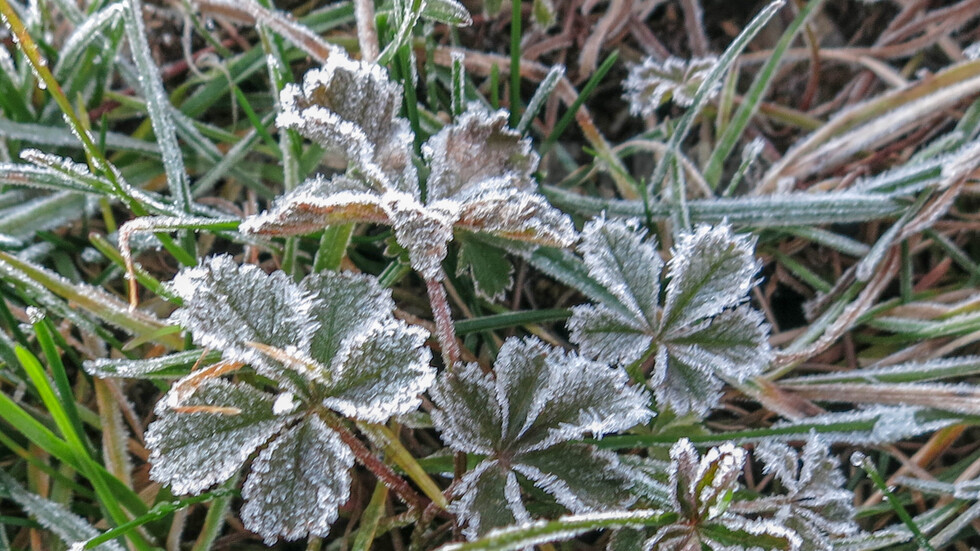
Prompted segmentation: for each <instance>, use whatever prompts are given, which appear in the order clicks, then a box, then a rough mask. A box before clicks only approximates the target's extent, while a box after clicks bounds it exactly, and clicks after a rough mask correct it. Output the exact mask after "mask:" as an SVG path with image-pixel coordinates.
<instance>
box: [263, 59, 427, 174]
mask: <svg viewBox="0 0 980 551" xmlns="http://www.w3.org/2000/svg"><path fill="white" fill-rule="evenodd" d="M401 97H402V90H401V86H400V85H399V84H398V83H396V82H392V81H391V80H389V79H388V75H387V74H386V73H385V70H384V69H383V68H382V67H381V66H380V65H377V64H374V63H365V62H362V61H355V60H353V59H351V58H349V57H347V56H346V55H344V54H343V53H341V52H339V51H336V52H333V53H332V54H331V55H330V56H329V57H327V60H326V63H324V65H323V67H321V68H320V69H313V70H311V71H309V72H307V73H306V75H304V76H303V84H302V85H295V84H290V85H287V86H286V87H285V88H283V90H282V93H281V94H280V97H279V102H280V105H281V106H282V111H281V112H280V113H279V116H278V117H277V118H276V124H277V125H278V126H279V127H280V128H292V129H294V130H297V131H298V132H299V133H300V134H302V135H304V136H306V137H307V138H309V139H311V140H313V141H315V142H317V143H319V144H320V145H322V146H324V147H325V148H327V149H329V150H331V151H334V152H337V153H341V154H343V155H345V156H346V157H347V159H348V161H349V162H351V163H352V164H353V165H354V166H355V167H356V168H357V169H359V170H361V171H363V172H365V173H368V174H369V175H370V176H371V178H377V179H381V180H384V181H385V184H386V185H387V186H388V187H389V188H390V189H397V190H399V191H403V192H408V193H417V189H416V181H415V180H416V175H415V166H414V165H413V164H412V154H411V144H412V141H413V139H412V133H411V130H410V129H409V125H408V121H406V120H405V119H402V118H401V117H398V110H399V109H400V108H401Z"/></svg>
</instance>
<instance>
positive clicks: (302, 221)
mask: <svg viewBox="0 0 980 551" xmlns="http://www.w3.org/2000/svg"><path fill="white" fill-rule="evenodd" d="M334 58H337V60H336V61H334V62H333V64H332V65H331V66H330V67H325V68H324V69H322V70H320V71H319V72H313V74H308V75H307V78H306V79H304V86H303V88H302V90H300V89H299V88H297V87H292V88H289V89H288V90H289V91H290V93H289V94H286V93H284V97H283V105H284V111H283V113H282V114H280V116H279V118H278V119H277V121H278V123H279V125H280V126H284V127H289V128H295V129H298V130H300V131H301V132H303V133H304V134H305V135H307V136H308V137H310V138H312V139H314V140H317V141H319V142H320V143H322V144H324V145H327V146H328V147H329V146H334V147H339V146H340V145H344V146H345V147H347V149H348V150H350V151H351V153H350V155H351V163H352V165H353V166H352V168H351V169H349V170H348V172H347V174H345V175H342V176H337V177H334V178H331V179H326V178H323V177H316V178H313V179H312V180H310V181H308V182H307V183H305V184H303V185H302V186H300V187H298V188H297V189H295V190H293V191H292V192H290V193H288V194H287V195H285V196H284V197H281V198H279V199H278V200H276V201H275V202H274V203H273V205H272V207H271V208H270V209H269V211H267V212H265V213H262V214H259V215H257V216H252V217H250V218H248V219H246V220H245V221H244V222H243V223H242V225H241V226H240V228H239V230H240V231H242V232H243V233H246V234H260V235H298V234H304V233H311V232H313V231H316V230H319V229H321V228H324V227H326V226H328V225H331V224H336V223H349V222H370V223H380V224H387V225H390V226H392V227H393V228H394V230H395V237H396V239H397V241H398V243H399V245H401V246H402V247H404V248H405V249H406V250H407V251H408V253H409V259H410V263H411V265H412V268H414V269H415V270H416V271H418V272H419V273H420V274H421V275H422V276H423V277H424V278H425V279H427V280H441V279H442V277H443V274H442V261H443V260H445V258H446V255H447V253H448V244H449V242H450V241H452V239H453V232H454V230H468V231H472V232H483V233H492V234H495V235H499V236H502V237H506V238H509V239H516V240H521V241H529V242H533V243H539V244H545V245H551V246H562V247H563V246H568V245H570V244H572V243H573V242H574V241H575V239H576V238H577V235H576V233H575V228H574V226H573V225H572V222H571V220H570V219H569V218H568V216H567V215H565V214H564V213H562V212H561V211H559V210H558V209H556V208H554V207H552V206H551V205H550V204H548V202H547V201H546V200H545V199H544V197H543V196H541V195H540V194H538V193H537V192H536V188H535V186H536V184H535V181H534V179H533V177H532V173H533V171H534V170H535V168H536V167H537V163H538V157H537V155H535V154H534V153H533V152H532V151H531V147H530V143H529V142H528V140H526V139H522V138H521V136H520V134H518V133H517V132H514V131H512V130H510V129H508V128H507V127H506V123H507V116H506V113H505V112H504V111H497V112H495V113H490V112H489V111H487V110H486V109H485V108H483V107H482V106H481V105H479V104H475V103H474V104H471V105H469V106H468V110H467V112H466V113H464V114H463V115H461V116H460V118H459V120H458V121H457V123H456V124H454V125H450V126H447V127H445V128H444V129H442V130H441V131H440V132H438V133H437V134H436V135H435V136H433V137H432V138H430V139H429V141H428V142H427V143H426V144H425V145H424V146H423V148H422V150H423V156H424V158H425V161H426V162H427V163H428V164H429V165H430V167H431V174H430V177H429V178H428V185H429V188H428V189H429V196H428V198H427V201H426V202H425V203H423V202H422V201H421V198H420V196H419V192H418V188H417V182H416V180H417V178H416V175H415V172H414V165H412V164H411V162H410V161H411V159H410V146H409V144H410V143H411V142H412V137H411V134H410V133H408V131H407V122H405V121H404V120H402V119H397V118H392V117H393V116H394V115H393V114H394V113H395V112H397V108H398V106H399V105H400V103H399V102H400V100H398V99H397V98H398V97H400V96H399V95H398V94H395V93H394V92H396V91H397V89H398V87H397V85H395V84H391V83H388V81H387V80H386V79H387V77H386V76H385V75H384V71H383V70H382V69H380V68H377V67H375V66H372V65H369V64H363V63H359V62H355V61H352V60H349V59H347V60H346V61H344V60H342V58H343V55H342V54H339V53H338V54H335V55H331V56H330V58H329V59H330V60H334ZM328 65H329V64H328ZM361 73H363V74H361ZM335 81H336V82H335ZM365 83H374V84H377V85H378V86H380V91H377V92H371V93H367V92H364V91H363V90H362V86H367V85H366V84H365ZM379 83H380V84H379ZM388 84H391V86H394V88H392V89H391V90H388V88H386V86H387V85H388ZM348 93H349V94H361V93H364V94H367V96H365V97H367V98H369V99H370V101H368V100H363V98H361V97H360V96H358V99H356V100H352V101H351V102H350V103H351V105H347V104H345V103H344V102H343V101H341V99H342V98H344V97H346V96H344V95H343V94H348ZM372 94H374V95H372ZM287 96H288V97H287ZM389 96H390V97H389ZM371 98H373V99H371ZM393 98H394V99H393ZM362 100H363V101H362ZM374 103H379V104H381V105H382V106H383V107H375V106H374ZM374 111H377V113H375V112H374ZM372 114H373V115H372ZM372 116H374V117H376V118H377V120H375V119H373V118H371V117H372ZM360 118H366V120H365V121H361V120H360ZM355 119H356V120H357V121H360V122H351V121H354V120H355ZM392 121H394V122H392ZM393 151H394V152H395V153H397V155H396V154H395V153H392V152H393ZM402 154H404V158H402V157H401V156H399V155H402ZM392 159H394V160H392ZM403 165H404V166H403ZM392 167H394V168H392ZM508 282H509V278H508ZM478 290H479V292H481V294H483V295H488V296H499V294H500V293H501V292H502V291H500V290H499V286H498V287H497V288H495V289H493V290H492V291H491V290H488V289H486V288H479V289H478Z"/></svg>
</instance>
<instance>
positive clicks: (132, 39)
mask: <svg viewBox="0 0 980 551" xmlns="http://www.w3.org/2000/svg"><path fill="white" fill-rule="evenodd" d="M123 19H124V21H125V25H126V37H127V38H128V39H129V46H130V48H131V49H132V52H133V61H134V62H135V63H136V70H137V71H138V72H139V83H140V86H141V87H142V89H143V97H145V98H146V107H147V111H148V113H149V115H150V121H151V122H152V123H153V133H154V134H155V135H156V138H157V143H158V144H159V145H160V153H161V155H163V167H164V169H165V170H166V172H167V185H168V186H169V188H170V194H171V196H172V197H173V198H174V201H175V202H176V204H177V207H178V208H180V209H181V210H183V211H184V212H190V208H191V202H192V201H193V199H192V198H191V190H190V184H189V183H188V181H187V170H186V169H185V168H184V155H183V153H181V151H180V145H178V144H177V133H176V130H175V128H174V123H173V120H172V119H171V116H170V107H169V104H170V101H169V99H168V98H167V93H166V91H165V90H164V89H163V83H162V82H161V81H160V73H159V71H158V70H157V67H156V64H155V63H154V61H153V56H152V55H151V54H150V45H149V44H148V43H147V41H146V28H145V27H144V25H143V5H142V2H140V0H128V2H127V9H126V10H125V13H124V17H123Z"/></svg>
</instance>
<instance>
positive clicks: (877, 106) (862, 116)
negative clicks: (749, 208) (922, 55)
mask: <svg viewBox="0 0 980 551" xmlns="http://www.w3.org/2000/svg"><path fill="white" fill-rule="evenodd" d="M978 93H980V60H978V61H970V62H966V63H961V64H958V65H954V66H953V67H951V68H949V69H946V70H944V71H942V72H940V73H937V74H936V75H932V76H929V77H926V78H924V79H922V80H921V81H919V82H916V83H915V84H913V85H911V86H909V87H907V88H903V89H901V90H896V91H894V92H889V93H886V94H883V95H882V96H879V97H877V98H875V99H872V100H869V101H867V102H865V103H863V104H860V105H857V106H855V107H852V108H850V109H848V110H846V111H844V112H842V113H841V114H840V115H838V116H836V117H834V118H833V119H831V120H830V121H829V122H828V123H827V124H826V125H824V127H823V128H821V129H820V130H818V131H817V132H814V133H813V134H811V135H810V136H809V137H807V138H806V139H804V140H803V141H802V142H800V143H799V144H797V145H796V146H794V147H793V148H792V149H790V150H789V151H788V152H787V153H786V155H785V156H784V157H783V158H782V159H781V160H780V161H779V162H778V163H777V164H775V165H774V166H773V167H772V168H771V169H770V170H769V172H768V173H767V174H766V175H765V177H764V178H763V179H762V181H761V182H760V184H759V185H758V186H757V187H756V188H755V189H754V190H753V193H754V194H756V195H758V194H766V193H773V192H774V191H776V190H777V188H778V185H779V183H780V181H782V180H783V179H784V178H795V179H797V180H802V179H804V178H806V177H808V176H811V175H813V174H815V173H817V172H818V171H821V170H829V169H832V168H835V167H837V166H839V165H840V164H841V163H843V162H844V161H846V160H847V159H849V158H851V157H852V156H853V155H854V154H855V153H858V152H860V151H863V150H866V149H871V148H874V147H880V146H881V145H882V144H884V143H888V142H890V141H892V140H895V139H897V138H899V137H900V136H901V135H902V133H903V132H905V131H907V130H908V129H910V128H912V127H916V126H919V125H922V124H923V121H924V120H928V119H929V118H932V117H937V116H942V115H943V111H944V110H945V109H947V108H949V107H952V106H954V105H956V104H958V103H960V102H962V101H964V100H966V99H968V98H970V97H971V96H974V95H976V94H978Z"/></svg>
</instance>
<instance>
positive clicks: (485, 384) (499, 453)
mask: <svg viewBox="0 0 980 551" xmlns="http://www.w3.org/2000/svg"><path fill="white" fill-rule="evenodd" d="M430 394H431V396H432V399H433V402H434V403H435V404H436V406H437V408H438V409H436V410H434V411H433V412H432V421H433V424H434V425H435V427H436V428H437V429H439V430H440V431H441V432H442V437H443V440H444V441H445V442H447V443H448V444H449V446H450V447H451V448H453V449H455V450H459V451H466V452H471V453H480V454H485V455H487V456H488V457H487V459H486V460H485V461H483V462H482V463H480V465H479V466H478V467H477V468H476V469H475V470H474V471H471V472H470V473H467V475H466V477H464V479H463V484H462V485H461V486H460V488H459V490H458V491H457V492H456V495H457V500H456V501H454V502H453V510H454V511H456V512H457V513H458V514H459V515H460V518H461V519H462V521H463V523H464V524H465V526H466V529H465V532H464V533H465V534H466V535H467V537H469V538H471V539H472V538H473V537H476V536H477V535H482V534H484V533H486V531H487V530H489V529H490V528H493V527H495V526H500V525H501V524H499V522H502V521H504V520H508V519H510V520H508V522H511V521H512V520H514V519H516V520H518V521H521V520H524V519H526V518H528V513H527V512H526V510H525V509H524V506H523V505H522V504H521V502H520V499H519V494H520V492H519V490H518V489H516V487H515V485H516V480H514V479H513V478H512V477H513V476H514V474H513V472H514V471H516V472H519V473H521V474H522V475H523V476H525V477H527V478H528V479H529V480H530V481H531V482H532V483H534V484H535V485H537V486H538V487H539V488H541V489H542V490H544V491H545V492H548V493H549V494H551V495H552V496H554V497H555V499H556V501H558V503H560V504H562V505H564V506H565V507H567V508H568V509H570V510H572V511H575V512H581V511H592V510H596V509H601V508H610V507H617V506H626V505H628V504H629V503H630V502H631V498H630V497H629V493H628V492H627V491H626V488H627V487H628V486H629V473H630V470H629V469H628V468H626V467H624V466H622V465H620V463H619V460H618V457H617V456H616V455H615V454H612V453H609V452H603V451H599V450H596V449H595V448H594V447H592V446H588V445H585V444H580V443H576V441H577V440H579V439H581V438H582V437H584V436H586V435H588V434H592V435H595V436H598V437H601V436H602V435H603V434H606V433H610V432H616V431H620V430H624V429H627V428H630V427H632V426H634V425H636V424H637V423H640V422H644V421H646V420H647V419H649V418H650V416H651V415H652V412H650V411H649V409H647V403H648V398H647V396H646V395H645V393H644V392H643V391H642V389H638V388H634V387H631V386H629V377H628V376H627V375H626V373H625V371H623V370H622V369H619V368H610V367H608V366H606V365H604V364H599V363H596V362H591V361H588V360H586V359H584V358H581V357H580V356H577V355H575V354H570V353H566V352H564V351H562V350H559V349H556V348H552V347H550V346H547V345H545V344H543V343H541V342H540V341H538V340H537V339H533V338H529V339H524V340H519V339H515V338H512V339H508V340H507V341H505V342H504V345H503V346H502V347H501V349H500V354H499V355H498V356H497V361H496V364H495V367H494V372H493V373H483V372H482V371H481V369H480V368H479V366H477V365H476V364H468V365H466V366H464V367H462V368H460V369H458V370H457V371H456V372H455V373H446V374H444V375H443V376H442V377H441V378H440V379H439V381H438V382H437V383H436V384H435V385H434V386H433V388H432V389H431V390H430ZM512 480H514V481H513V482H511V481H512ZM515 496H517V497H515ZM501 507H503V508H505V509H507V510H508V511H509V513H506V512H501V511H498V509H499V508H501ZM494 511H497V512H494ZM489 517H493V518H494V519H495V520H493V521H490V520H488V518H489ZM505 517H506V518H505Z"/></svg>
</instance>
